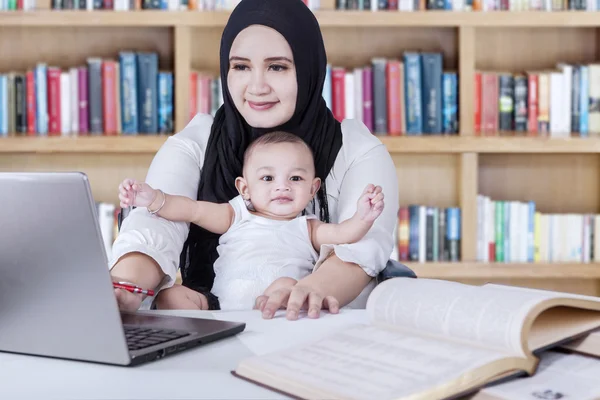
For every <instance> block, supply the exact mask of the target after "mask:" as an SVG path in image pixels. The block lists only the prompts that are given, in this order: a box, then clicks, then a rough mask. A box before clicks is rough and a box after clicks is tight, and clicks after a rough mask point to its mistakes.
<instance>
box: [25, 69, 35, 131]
mask: <svg viewBox="0 0 600 400" xmlns="http://www.w3.org/2000/svg"><path fill="white" fill-rule="evenodd" d="M25 96H26V99H27V136H35V135H36V132H37V129H36V125H37V120H36V115H37V114H36V112H37V109H36V97H35V77H34V74H33V71H27V74H26V75H25Z"/></svg>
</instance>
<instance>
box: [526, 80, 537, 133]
mask: <svg viewBox="0 0 600 400" xmlns="http://www.w3.org/2000/svg"><path fill="white" fill-rule="evenodd" d="M527 86H528V88H527V93H528V96H527V97H528V99H527V114H528V115H527V130H528V131H529V136H537V131H538V76H537V74H529V75H528V77H527Z"/></svg>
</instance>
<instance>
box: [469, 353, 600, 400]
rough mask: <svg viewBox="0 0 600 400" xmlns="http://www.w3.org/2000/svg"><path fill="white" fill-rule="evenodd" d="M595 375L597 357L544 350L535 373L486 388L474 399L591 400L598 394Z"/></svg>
mask: <svg viewBox="0 0 600 400" xmlns="http://www.w3.org/2000/svg"><path fill="white" fill-rule="evenodd" d="M599 378H600V360H598V359H594V358H591V357H585V356H581V355H577V354H562V353H556V352H545V353H543V354H542V357H541V361H540V365H539V368H538V371H537V372H536V374H535V375H533V376H531V377H527V378H521V379H517V380H514V381H509V382H506V383H503V384H500V385H497V386H492V387H489V388H486V389H484V390H482V391H481V392H480V394H478V395H477V396H476V397H475V398H474V399H490V400H491V399H498V400H559V399H563V400H569V399H572V400H593V399H598V398H600V381H599V380H598V379H599ZM486 395H487V396H486Z"/></svg>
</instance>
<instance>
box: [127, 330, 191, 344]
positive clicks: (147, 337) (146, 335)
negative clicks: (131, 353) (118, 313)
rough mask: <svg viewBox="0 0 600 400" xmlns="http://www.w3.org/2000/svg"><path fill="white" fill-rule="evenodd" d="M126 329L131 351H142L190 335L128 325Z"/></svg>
mask: <svg viewBox="0 0 600 400" xmlns="http://www.w3.org/2000/svg"><path fill="white" fill-rule="evenodd" d="M124 328H125V338H126V339H127V347H128V348H129V350H140V349H144V348H146V347H150V346H154V345H155V344H160V343H164V342H168V341H169V340H173V339H179V338H182V337H185V336H188V335H189V333H187V332H180V331H173V330H167V329H150V328H140V327H137V326H127V325H125V326H124Z"/></svg>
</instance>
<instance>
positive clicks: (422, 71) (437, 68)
mask: <svg viewBox="0 0 600 400" xmlns="http://www.w3.org/2000/svg"><path fill="white" fill-rule="evenodd" d="M443 61H444V60H443V55H442V54H441V53H438V52H410V51H407V52H404V53H402V54H401V55H399V56H398V58H389V59H388V58H383V57H374V58H373V59H371V63H370V64H368V65H365V66H361V67H355V68H344V67H340V66H335V65H328V67H327V73H326V77H325V85H324V86H323V98H324V99H325V102H326V103H327V105H328V107H329V108H330V109H331V111H332V112H333V115H334V117H335V118H336V119H337V120H338V121H342V120H343V119H345V118H349V119H350V118H352V119H357V120H360V121H362V122H363V123H364V124H365V125H366V126H367V128H369V130H370V131H371V132H373V133H374V134H378V135H385V134H387V135H390V136H400V135H428V134H458V75H457V73H456V72H455V71H450V70H445V69H444V62H443Z"/></svg>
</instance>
